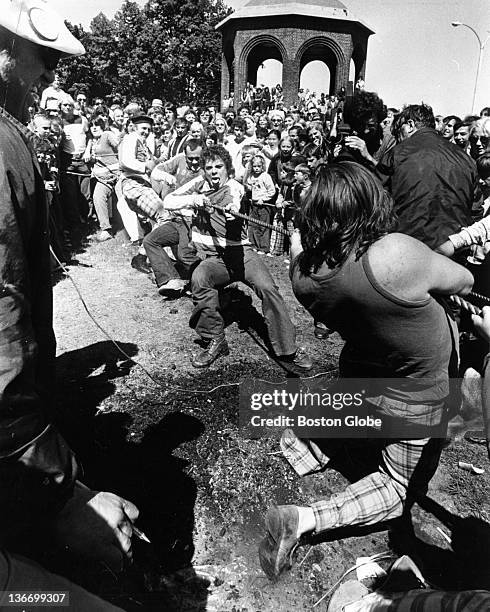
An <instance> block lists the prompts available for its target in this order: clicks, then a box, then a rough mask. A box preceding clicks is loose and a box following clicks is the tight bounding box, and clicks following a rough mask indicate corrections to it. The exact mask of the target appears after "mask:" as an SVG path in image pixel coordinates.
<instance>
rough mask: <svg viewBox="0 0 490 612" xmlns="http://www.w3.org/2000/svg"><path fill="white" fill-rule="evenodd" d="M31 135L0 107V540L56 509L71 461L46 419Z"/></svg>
mask: <svg viewBox="0 0 490 612" xmlns="http://www.w3.org/2000/svg"><path fill="white" fill-rule="evenodd" d="M31 138H32V135H31V134H30V132H29V131H28V130H27V129H26V128H25V127H24V126H22V125H21V124H20V123H19V122H17V121H16V120H15V119H14V118H13V117H11V116H10V115H8V113H6V112H5V111H3V110H2V109H0V143H1V147H0V546H1V544H2V536H3V535H4V533H5V532H8V531H9V525H10V523H11V521H12V520H15V521H17V522H19V521H20V522H21V523H22V522H24V521H25V522H27V523H28V522H29V521H30V519H31V518H32V517H36V518H40V517H41V515H43V514H45V513H51V512H53V511H56V510H57V509H58V508H59V507H60V506H61V505H62V504H63V503H64V501H65V500H66V497H67V496H69V495H70V493H71V490H72V485H73V482H74V479H75V476H76V470H77V466H76V462H75V459H74V456H73V454H72V452H71V451H70V449H69V447H68V445H67V444H66V443H65V442H64V440H63V439H62V438H61V436H60V435H59V434H58V432H57V431H56V429H55V428H54V427H52V426H51V424H50V415H49V411H48V406H49V405H50V403H51V401H52V392H53V385H54V359H55V346H56V345H55V338H54V333H53V326H52V293H51V267H50V256H49V250H48V247H49V244H48V229H47V228H48V210H47V206H46V200H45V192H44V183H43V179H42V176H41V174H40V170H39V165H38V162H37V159H36V156H35V153H34V151H33V149H32V147H31Z"/></svg>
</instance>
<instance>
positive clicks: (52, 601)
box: [0, 591, 70, 608]
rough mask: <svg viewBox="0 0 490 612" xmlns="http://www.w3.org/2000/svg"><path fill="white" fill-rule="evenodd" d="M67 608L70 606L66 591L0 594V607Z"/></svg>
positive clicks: (5, 592)
mask: <svg viewBox="0 0 490 612" xmlns="http://www.w3.org/2000/svg"><path fill="white" fill-rule="evenodd" d="M29 605H32V606H37V607H39V606H43V607H65V606H66V607H67V606H69V605H70V598H69V594H68V591H3V592H0V606H5V607H12V608H16V607H19V606H27V607H28V606H29Z"/></svg>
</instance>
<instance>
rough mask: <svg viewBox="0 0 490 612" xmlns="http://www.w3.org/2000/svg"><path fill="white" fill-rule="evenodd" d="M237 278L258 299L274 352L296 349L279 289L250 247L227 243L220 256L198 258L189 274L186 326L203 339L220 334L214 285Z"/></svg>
mask: <svg viewBox="0 0 490 612" xmlns="http://www.w3.org/2000/svg"><path fill="white" fill-rule="evenodd" d="M236 281H241V282H243V283H246V284H247V285H249V286H250V287H251V288H252V289H253V290H254V291H255V293H256V294H257V295H258V297H259V298H260V299H261V300H262V311H263V314H264V319H265V323H266V325H267V329H268V332H269V339H270V342H271V345H272V348H273V350H274V352H275V353H276V355H291V354H293V353H294V352H295V351H296V331H295V329H294V326H293V324H292V322H291V319H290V318H289V315H288V313H287V310H286V304H285V303H284V300H283V299H282V297H281V295H280V293H279V289H278V288H277V285H276V283H275V282H274V279H273V278H272V276H271V275H270V272H269V270H268V269H267V268H266V267H265V265H264V264H263V263H262V261H261V260H260V258H259V257H258V256H257V255H256V254H255V253H254V252H253V250H252V249H251V248H250V247H244V248H240V247H229V248H228V249H225V250H224V253H223V256H222V257H218V256H211V257H208V258H207V259H205V260H204V261H202V262H201V263H200V264H199V265H198V266H197V268H196V269H195V270H194V272H193V274H192V280H191V286H192V296H193V299H194V311H193V313H192V316H191V320H190V326H191V327H193V328H194V329H195V330H196V332H197V333H198V334H199V336H201V338H203V339H205V340H212V339H214V338H218V337H220V336H223V334H224V331H225V324H224V321H223V317H222V316H221V313H220V302H219V293H218V289H219V288H220V287H224V286H226V285H228V284H229V283H232V282H236Z"/></svg>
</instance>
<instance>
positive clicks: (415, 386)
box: [260, 162, 473, 578]
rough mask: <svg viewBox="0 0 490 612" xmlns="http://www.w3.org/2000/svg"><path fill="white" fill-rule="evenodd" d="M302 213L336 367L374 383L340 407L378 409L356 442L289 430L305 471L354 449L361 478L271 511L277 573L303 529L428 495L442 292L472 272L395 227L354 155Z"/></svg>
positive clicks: (441, 355)
mask: <svg viewBox="0 0 490 612" xmlns="http://www.w3.org/2000/svg"><path fill="white" fill-rule="evenodd" d="M298 217H299V219H298V228H299V229H298V232H299V233H297V234H293V244H292V249H291V256H292V259H293V258H294V260H292V263H291V279H292V285H293V290H294V293H295V295H296V297H297V298H298V300H299V301H300V302H301V303H302V304H303V306H305V307H306V309H307V310H308V311H309V312H310V314H311V315H312V316H313V317H314V318H315V319H316V320H318V321H321V322H323V323H324V324H325V325H326V326H327V327H328V328H329V329H333V330H336V331H337V332H339V333H340V335H341V336H342V338H343V339H344V340H345V345H344V347H343V349H342V353H341V355H340V363H339V369H340V376H341V377H344V378H357V379H363V380H362V381H360V382H362V383H363V384H364V386H365V389H366V392H365V394H364V395H363V400H362V405H361V408H360V409H357V412H355V413H354V412H353V410H354V409H353V408H352V406H353V404H350V408H348V407H347V406H344V408H343V411H341V412H340V414H339V413H335V416H340V417H344V418H345V416H346V415H352V414H356V415H360V416H361V417H366V416H368V415H371V416H373V415H374V416H373V419H374V418H377V419H379V420H380V421H381V427H380V430H379V432H376V430H375V429H369V428H366V429H364V430H362V431H361V432H360V435H362V436H363V437H364V439H362V440H360V441H359V440H358V441H357V444H356V443H354V441H352V440H339V439H335V440H332V439H327V436H328V428H327V429H325V438H323V439H321V440H315V441H311V440H309V441H305V440H302V439H300V438H298V437H297V436H296V434H295V433H294V432H293V431H292V430H288V429H287V430H285V431H284V433H283V435H282V438H281V448H282V450H283V452H284V455H285V456H286V458H287V459H288V461H289V462H290V463H291V465H292V466H293V467H294V469H295V470H296V472H297V473H298V474H300V475H304V474H307V473H310V472H314V471H320V470H323V469H324V468H325V467H326V466H327V465H328V463H329V461H330V460H332V459H333V458H334V457H335V460H336V465H337V466H340V467H342V466H343V467H344V468H345V467H346V465H345V463H342V458H344V459H345V458H346V457H348V458H349V462H350V463H349V471H348V474H349V478H350V480H351V482H352V483H353V484H350V485H349V486H348V487H346V489H345V490H344V491H343V492H341V493H337V494H334V495H332V496H331V497H330V498H329V499H326V500H321V501H318V502H314V503H312V504H311V505H309V506H292V505H291V506H278V507H274V508H271V509H270V510H269V511H268V513H267V515H266V528H267V531H268V535H267V537H266V538H265V540H263V542H262V544H261V547H260V559H261V564H262V568H263V569H264V571H265V572H266V574H267V575H268V576H269V577H271V578H275V577H277V576H278V575H279V574H281V572H282V571H283V570H284V569H286V568H287V567H288V566H289V565H290V563H291V557H292V553H293V552H294V549H295V548H296V546H297V545H298V543H299V539H300V537H301V536H302V535H303V534H305V533H308V532H313V531H315V533H316V534H318V533H320V532H324V531H328V530H330V529H335V528H341V527H347V526H354V525H358V526H361V525H372V524H375V523H379V522H381V521H386V520H390V519H394V518H396V517H400V516H401V515H402V514H403V513H404V512H406V510H407V507H408V508H409V504H410V502H409V501H408V500H413V495H414V494H415V493H416V494H417V495H422V496H423V495H424V493H425V491H426V490H427V486H428V483H429V481H430V478H431V477H432V475H433V473H434V471H435V469H436V467H437V464H438V461H439V455H440V449H441V444H440V440H438V439H436V438H441V437H444V436H445V430H444V427H445V424H446V423H447V420H448V413H449V401H448V400H449V395H450V394H449V375H450V370H451V369H452V368H454V366H455V365H456V364H457V345H458V334H457V328H456V325H455V323H454V320H453V319H452V315H451V313H450V312H449V309H447V308H445V306H444V304H443V302H442V301H441V300H440V299H436V296H437V295H439V296H443V295H451V294H460V295H464V294H466V293H468V292H469V291H470V290H471V287H472V284H473V277H472V275H471V274H470V272H468V271H467V270H466V269H465V268H463V267H462V266H460V265H458V264H457V263H455V262H453V261H451V260H450V259H449V258H447V257H444V256H442V255H439V254H437V253H435V252H434V251H432V250H431V249H430V248H428V247H427V246H425V245H424V244H423V243H422V242H419V241H418V240H415V239H414V238H411V237H410V236H406V235H404V234H399V233H396V232H395V231H394V229H395V224H396V220H395V216H394V214H393V202H392V198H391V196H390V195H389V194H388V193H387V192H385V191H384V189H383V187H382V185H381V183H380V182H379V181H378V180H377V179H376V178H375V177H374V176H373V175H372V173H371V172H370V171H369V170H366V169H365V168H363V167H362V166H361V165H359V164H357V163H355V162H340V163H335V164H331V165H328V166H325V165H323V166H321V167H320V168H319V169H318V173H317V176H316V178H315V181H314V182H313V184H312V186H311V188H310V191H309V193H308V195H307V196H306V198H305V201H304V204H303V207H302V209H301V211H300V212H299V215H298ZM302 249H303V250H302ZM372 379H383V380H377V381H375V380H374V381H373V380H372ZM386 379H389V380H387V381H386ZM339 382H340V383H341V384H342V386H341V388H342V389H343V390H346V391H349V389H351V390H352V389H353V386H352V385H353V383H352V382H351V383H349V385H350V387H349V385H348V384H347V383H346V381H345V380H344V381H339ZM323 410H324V411H323V412H322V413H321V414H322V415H328V416H331V414H332V413H331V412H330V413H329V412H327V409H326V408H325V409H323ZM308 416H310V415H308ZM387 427H388V429H387ZM351 431H353V430H352V428H346V430H345V435H346V436H347V435H348V433H347V432H351ZM415 431H416V432H417V433H416V434H414V432H415ZM434 432H437V433H434ZM351 435H352V434H351ZM359 442H361V443H359ZM346 451H347V452H346Z"/></svg>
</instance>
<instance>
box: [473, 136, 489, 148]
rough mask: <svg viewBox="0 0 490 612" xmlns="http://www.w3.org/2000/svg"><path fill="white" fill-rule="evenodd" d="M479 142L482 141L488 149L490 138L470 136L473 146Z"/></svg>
mask: <svg viewBox="0 0 490 612" xmlns="http://www.w3.org/2000/svg"><path fill="white" fill-rule="evenodd" d="M478 141H480V143H481V144H482V146H484V147H488V143H489V142H490V136H477V135H476V134H474V135H473V136H470V142H471V143H472V144H476V143H477V142H478Z"/></svg>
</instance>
